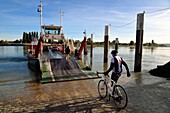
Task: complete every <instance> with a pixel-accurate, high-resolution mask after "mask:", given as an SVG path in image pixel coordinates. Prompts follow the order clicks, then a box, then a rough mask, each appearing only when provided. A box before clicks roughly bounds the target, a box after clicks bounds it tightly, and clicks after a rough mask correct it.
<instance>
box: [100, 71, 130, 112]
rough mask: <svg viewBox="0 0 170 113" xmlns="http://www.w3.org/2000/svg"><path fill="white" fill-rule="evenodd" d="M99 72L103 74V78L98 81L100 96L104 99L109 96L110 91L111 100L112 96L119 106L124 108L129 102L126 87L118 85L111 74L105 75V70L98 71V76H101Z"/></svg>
mask: <svg viewBox="0 0 170 113" xmlns="http://www.w3.org/2000/svg"><path fill="white" fill-rule="evenodd" d="M99 74H102V79H101V80H100V81H99V82H98V93H99V95H100V97H101V98H102V99H103V98H105V97H107V95H108V92H109V101H110V97H112V98H113V101H114V103H115V105H116V106H117V108H119V109H124V108H125V107H126V106H127V103H128V97H127V94H126V91H125V89H124V88H123V87H122V86H121V85H117V84H116V82H115V81H114V80H112V79H111V78H110V76H109V75H104V73H103V72H98V71H97V76H99ZM99 77H100V76H99ZM111 82H113V85H112V86H111V85H110V84H111Z"/></svg>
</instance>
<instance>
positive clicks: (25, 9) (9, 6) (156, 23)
mask: <svg viewBox="0 0 170 113" xmlns="http://www.w3.org/2000/svg"><path fill="white" fill-rule="evenodd" d="M41 1H42V4H43V10H42V17H43V18H42V24H43V25H44V24H45V25H60V10H62V12H63V16H62V26H63V32H64V34H65V36H66V37H67V38H69V39H73V40H80V41H81V40H83V36H84V34H83V32H84V31H85V30H86V34H87V37H90V36H91V34H94V37H93V38H94V41H95V42H97V41H104V34H105V26H106V25H110V35H109V40H110V41H113V40H115V39H116V38H118V39H119V42H120V43H129V42H130V41H134V42H136V23H137V22H136V19H137V14H139V13H143V12H144V11H145V14H144V37H143V42H144V43H146V42H151V41H152V40H154V42H155V43H159V44H162V43H170V0H41ZM39 4H40V0H29V1H28V0H1V1H0V40H8V41H13V40H16V39H21V38H22V35H23V32H32V31H38V32H39V31H40V17H39V13H38V12H37V9H38V5H39Z"/></svg>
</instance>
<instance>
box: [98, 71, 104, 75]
mask: <svg viewBox="0 0 170 113" xmlns="http://www.w3.org/2000/svg"><path fill="white" fill-rule="evenodd" d="M96 73H97V75H98V74H104V72H98V71H96Z"/></svg>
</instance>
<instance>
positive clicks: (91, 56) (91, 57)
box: [90, 34, 93, 68]
mask: <svg viewBox="0 0 170 113" xmlns="http://www.w3.org/2000/svg"><path fill="white" fill-rule="evenodd" d="M90 43H91V48H90V49H91V51H90V67H91V68H92V63H93V34H91V41H90Z"/></svg>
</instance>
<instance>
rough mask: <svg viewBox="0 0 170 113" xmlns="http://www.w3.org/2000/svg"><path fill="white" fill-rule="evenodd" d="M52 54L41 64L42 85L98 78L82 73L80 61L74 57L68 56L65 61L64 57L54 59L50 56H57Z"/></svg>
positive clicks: (92, 74) (91, 74) (88, 73)
mask: <svg viewBox="0 0 170 113" xmlns="http://www.w3.org/2000/svg"><path fill="white" fill-rule="evenodd" d="M52 54H53V55H51V57H50V58H45V59H43V60H42V62H41V63H42V80H41V82H42V83H47V82H57V81H68V80H81V79H89V78H98V76H97V75H96V74H95V73H94V72H91V71H84V70H83V69H82V67H81V66H80V64H79V62H80V61H78V60H77V59H76V58H75V57H73V56H70V58H69V60H68V61H67V60H66V57H65V55H60V57H57V58H56V57H52V56H57V55H54V53H52ZM55 54H56V53H55ZM58 56H59V55H58Z"/></svg>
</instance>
